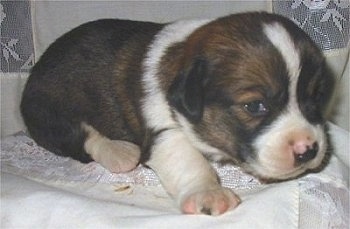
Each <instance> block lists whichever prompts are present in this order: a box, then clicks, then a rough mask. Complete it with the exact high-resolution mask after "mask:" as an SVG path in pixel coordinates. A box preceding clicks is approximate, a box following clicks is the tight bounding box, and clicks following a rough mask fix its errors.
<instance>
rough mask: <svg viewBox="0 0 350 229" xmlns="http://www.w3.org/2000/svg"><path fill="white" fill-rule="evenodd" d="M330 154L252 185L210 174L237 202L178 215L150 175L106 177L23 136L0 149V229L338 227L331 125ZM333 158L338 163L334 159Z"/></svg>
mask: <svg viewBox="0 0 350 229" xmlns="http://www.w3.org/2000/svg"><path fill="white" fill-rule="evenodd" d="M331 134H332V139H333V141H334V147H335V155H334V156H333V157H332V159H331V161H330V163H329V165H328V166H327V167H326V168H325V169H324V170H323V171H322V172H321V173H316V174H309V175H307V176H304V177H302V178H299V179H296V180H292V181H288V182H282V183H277V184H269V185H264V184H260V183H259V181H257V180H256V179H255V178H253V177H251V176H249V175H247V174H244V173H243V172H242V171H241V170H240V169H239V168H237V167H235V166H233V165H218V164H215V165H214V167H215V169H216V170H217V171H218V174H219V177H220V178H221V180H222V183H223V185H224V186H227V187H229V188H232V189H234V190H235V191H236V192H237V193H238V194H239V195H240V197H241V198H242V204H241V205H240V206H239V207H238V208H237V209H235V210H233V211H229V212H228V213H226V214H224V215H222V216H218V217H210V216H188V215H182V214H181V213H180V212H179V210H178V208H177V207H176V206H175V205H174V202H173V201H172V199H171V198H170V197H169V196H168V195H167V194H166V193H165V191H164V190H163V188H162V187H161V186H160V184H159V180H158V179H157V177H156V176H155V174H154V173H153V172H152V171H151V170H149V169H147V168H144V167H141V166H140V167H138V168H137V169H136V170H135V171H132V172H130V173H127V174H120V175H118V174H111V173H109V172H108V171H106V170H105V169H103V168H102V167H101V166H99V165H98V164H97V163H90V164H87V165H84V164H81V163H79V162H77V161H74V160H72V159H69V158H61V157H57V156H55V155H53V154H52V153H50V152H48V151H46V150H44V149H42V148H40V147H38V146H37V145H36V144H35V143H34V142H33V141H32V140H31V139H30V138H28V137H26V136H25V135H24V134H23V133H20V134H18V135H15V136H10V137H7V138H5V139H3V141H2V145H1V170H2V181H1V182H2V193H1V200H2V203H1V204H2V205H1V212H2V213H1V222H2V225H1V226H2V228H17V227H22V228H71V227H80V228H120V227H123V228H124V227H131V228H140V227H141V228H162V227H167V228H181V227H184V228H203V227H204V228H308V229H309V228H317V229H323V228H346V226H348V225H349V218H348V215H349V167H348V165H349V162H348V160H349V156H348V154H349V132H347V131H344V130H342V129H340V128H338V127H336V126H334V125H331ZM340 158H341V159H340Z"/></svg>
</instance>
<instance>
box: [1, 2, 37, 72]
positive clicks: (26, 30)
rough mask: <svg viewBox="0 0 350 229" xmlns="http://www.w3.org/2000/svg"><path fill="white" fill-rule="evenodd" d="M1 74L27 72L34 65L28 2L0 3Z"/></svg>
mask: <svg viewBox="0 0 350 229" xmlns="http://www.w3.org/2000/svg"><path fill="white" fill-rule="evenodd" d="M0 27H1V33H0V41H1V69H0V71H1V72H28V71H29V70H30V68H31V67H32V66H33V64H34V47H33V34H32V24H31V11H30V2H29V1H28V0H27V1H0Z"/></svg>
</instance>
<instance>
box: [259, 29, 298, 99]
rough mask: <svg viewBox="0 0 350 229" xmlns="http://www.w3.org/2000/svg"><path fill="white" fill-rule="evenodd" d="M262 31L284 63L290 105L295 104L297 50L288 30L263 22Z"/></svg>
mask: <svg viewBox="0 0 350 229" xmlns="http://www.w3.org/2000/svg"><path fill="white" fill-rule="evenodd" d="M264 33H265V34H266V36H267V37H268V38H269V40H270V41H271V43H272V44H273V45H274V46H275V47H276V48H277V50H278V51H279V52H280V54H281V55H282V57H283V59H284V62H285V63H286V66H287V70H288V73H289V79H290V88H289V99H290V105H291V106H297V101H296V90H297V83H298V78H299V74H300V54H299V50H298V49H297V48H296V47H295V44H294V42H293V40H292V38H291V37H290V35H289V33H288V31H287V30H286V29H285V28H284V27H283V26H282V25H281V24H279V23H277V22H276V23H273V24H265V25H264Z"/></svg>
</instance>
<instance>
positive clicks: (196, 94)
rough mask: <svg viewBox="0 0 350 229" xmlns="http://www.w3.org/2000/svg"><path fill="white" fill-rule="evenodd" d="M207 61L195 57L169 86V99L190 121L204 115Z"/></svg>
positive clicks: (194, 120) (199, 118) (198, 119)
mask: <svg viewBox="0 0 350 229" xmlns="http://www.w3.org/2000/svg"><path fill="white" fill-rule="evenodd" d="M207 71H208V66H207V61H205V60H203V59H199V58H197V59H195V61H194V62H193V63H192V64H191V66H190V67H189V68H187V69H186V70H183V71H181V72H180V73H179V74H178V75H177V76H176V78H175V80H174V81H173V83H172V85H171V86H170V88H169V92H168V100H169V102H170V105H171V106H173V107H175V108H176V109H177V110H178V111H179V112H180V113H181V114H183V115H184V116H185V117H186V118H187V119H189V121H190V122H194V123H196V122H198V121H200V120H201V118H202V115H203V107H204V90H205V86H206V84H207V81H208V76H207V75H208V72H207Z"/></svg>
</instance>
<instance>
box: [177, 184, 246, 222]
mask: <svg viewBox="0 0 350 229" xmlns="http://www.w3.org/2000/svg"><path fill="white" fill-rule="evenodd" d="M240 202H241V201H240V199H239V197H238V196H237V195H235V194H234V193H233V192H232V191H231V190H229V189H226V188H220V189H215V190H208V191H202V192H196V193H193V194H191V195H189V196H188V197H186V198H185V200H184V201H183V202H182V205H181V210H182V211H183V212H184V213H186V214H206V215H220V214H222V213H224V212H226V211H227V210H228V209H231V208H235V207H237V206H238V204H239V203H240Z"/></svg>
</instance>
